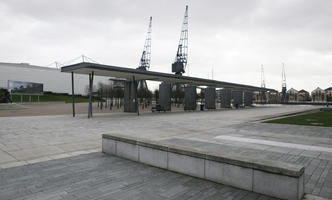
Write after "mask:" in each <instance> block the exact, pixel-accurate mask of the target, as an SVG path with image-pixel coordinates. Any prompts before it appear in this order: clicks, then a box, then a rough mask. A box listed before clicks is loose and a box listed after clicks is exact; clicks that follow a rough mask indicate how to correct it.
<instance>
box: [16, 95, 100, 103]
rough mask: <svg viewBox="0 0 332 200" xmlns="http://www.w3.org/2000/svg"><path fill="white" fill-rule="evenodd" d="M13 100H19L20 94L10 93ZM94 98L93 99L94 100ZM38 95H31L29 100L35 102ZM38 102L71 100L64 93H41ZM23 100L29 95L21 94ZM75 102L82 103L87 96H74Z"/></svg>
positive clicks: (87, 100) (27, 99) (85, 100)
mask: <svg viewBox="0 0 332 200" xmlns="http://www.w3.org/2000/svg"><path fill="white" fill-rule="evenodd" d="M12 99H13V102H18V103H19V102H21V95H12ZM94 100H95V99H93V101H94ZM37 101H38V97H37V96H36V95H32V96H31V102H37ZM39 101H40V102H46V101H62V102H66V103H71V102H72V97H71V95H65V94H52V93H51V94H48V93H47V94H43V95H40V96H39ZM23 102H29V96H27V95H23ZM75 102H76V103H82V102H89V98H88V97H83V96H75Z"/></svg>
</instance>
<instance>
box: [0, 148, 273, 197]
mask: <svg viewBox="0 0 332 200" xmlns="http://www.w3.org/2000/svg"><path fill="white" fill-rule="evenodd" d="M0 177H1V179H0V199H1V200H7V199H11V200H12V199H26V200H30V199H33V200H36V199H43V200H44V199H62V200H64V199H65V200H66V199H111V200H112V199H114V200H116V199H160V200H175V199H266V200H273V199H275V198H271V197H268V196H264V195H260V194H257V193H252V192H247V191H244V190H240V189H236V188H233V187H229V186H225V185H222V184H217V183H213V182H210V181H206V180H202V179H198V178H194V177H190V176H185V175H182V174H178V173H174V172H170V171H167V170H163V169H159V168H155V167H150V166H147V165H144V164H140V163H136V162H132V161H129V160H126V159H122V158H118V157H113V156H106V155H104V154H103V153H90V154H85V155H80V156H74V157H69V158H62V159H55V160H50V161H46V162H39V163H35V164H29V165H25V166H20V167H13V168H8V169H1V170H0Z"/></svg>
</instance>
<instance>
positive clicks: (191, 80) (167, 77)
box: [61, 62, 276, 91]
mask: <svg viewBox="0 0 332 200" xmlns="http://www.w3.org/2000/svg"><path fill="white" fill-rule="evenodd" d="M61 72H74V73H76V74H90V73H92V72H93V73H94V75H97V76H108V77H115V78H124V79H127V80H133V78H134V79H135V80H151V81H159V82H169V83H182V84H191V85H196V86H210V87H216V88H233V89H241V90H253V91H256V90H260V91H276V90H274V89H269V88H261V87H255V86H250V85H243V84H237V83H230V82H223V81H216V80H211V79H204V78H197V77H190V76H180V75H175V74H169V73H162V72H155V71H144V70H140V69H132V68H126V67H117V66H111V65H103V64H96V63H88V62H82V63H77V64H73V65H68V66H64V67H62V68H61Z"/></svg>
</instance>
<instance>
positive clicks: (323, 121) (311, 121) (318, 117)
mask: <svg viewBox="0 0 332 200" xmlns="http://www.w3.org/2000/svg"><path fill="white" fill-rule="evenodd" d="M265 123H277V124H296V125H308V126H325V127H332V112H329V111H320V112H315V113H309V114H303V115H297V116H293V117H285V118H281V119H275V120H270V121H266V122H265Z"/></svg>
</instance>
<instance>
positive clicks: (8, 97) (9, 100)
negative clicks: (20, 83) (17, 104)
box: [5, 90, 13, 103]
mask: <svg viewBox="0 0 332 200" xmlns="http://www.w3.org/2000/svg"><path fill="white" fill-rule="evenodd" d="M5 99H6V101H7V102H10V103H13V100H12V97H11V95H10V92H9V91H8V90H5Z"/></svg>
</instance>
